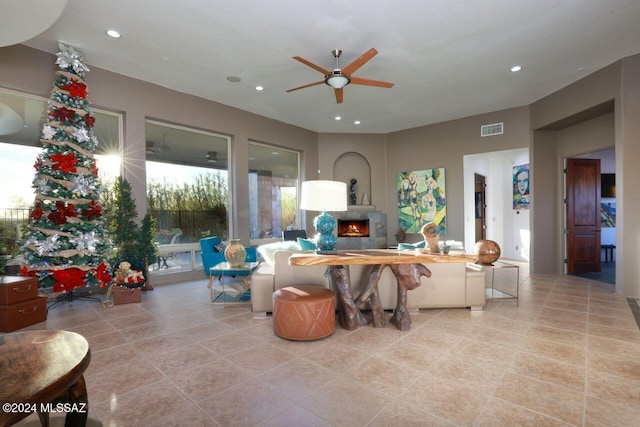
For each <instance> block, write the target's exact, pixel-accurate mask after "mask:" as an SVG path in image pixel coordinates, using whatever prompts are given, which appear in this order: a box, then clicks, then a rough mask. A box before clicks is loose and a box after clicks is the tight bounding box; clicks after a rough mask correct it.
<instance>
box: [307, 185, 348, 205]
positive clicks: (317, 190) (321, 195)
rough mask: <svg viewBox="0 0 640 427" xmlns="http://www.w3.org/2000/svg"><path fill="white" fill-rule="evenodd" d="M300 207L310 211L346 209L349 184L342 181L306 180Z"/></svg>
mask: <svg viewBox="0 0 640 427" xmlns="http://www.w3.org/2000/svg"><path fill="white" fill-rule="evenodd" d="M300 209H304V210H308V211H331V212H338V211H346V210H347V184H346V183H345V182H340V181H325V180H315V181H304V182H303V183H302V194H301V195H300Z"/></svg>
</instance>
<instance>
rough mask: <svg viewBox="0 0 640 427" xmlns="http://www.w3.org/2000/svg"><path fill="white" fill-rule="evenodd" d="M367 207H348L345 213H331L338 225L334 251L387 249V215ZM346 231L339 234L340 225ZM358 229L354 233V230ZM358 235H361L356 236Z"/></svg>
mask: <svg viewBox="0 0 640 427" xmlns="http://www.w3.org/2000/svg"><path fill="white" fill-rule="evenodd" d="M373 209H375V208H373V207H371V205H369V206H362V205H357V206H349V208H348V210H347V211H344V212H332V213H331V215H332V216H333V217H334V218H335V219H336V221H337V223H338V227H337V228H338V238H337V243H336V249H384V248H386V247H387V214H385V213H383V212H380V211H376V210H373ZM342 224H344V226H345V227H349V225H351V226H352V227H351V228H348V229H346V230H345V231H343V232H342V233H341V232H340V225H342ZM354 227H355V228H358V230H357V231H356V230H355V228H354ZM358 233H360V234H361V235H357V234H358Z"/></svg>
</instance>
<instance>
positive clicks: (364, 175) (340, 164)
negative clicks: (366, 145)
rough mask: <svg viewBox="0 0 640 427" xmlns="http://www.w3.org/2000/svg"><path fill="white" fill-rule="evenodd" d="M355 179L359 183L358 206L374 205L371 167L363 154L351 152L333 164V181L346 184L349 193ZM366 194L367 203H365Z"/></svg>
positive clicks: (341, 156)
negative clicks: (352, 180)
mask: <svg viewBox="0 0 640 427" xmlns="http://www.w3.org/2000/svg"><path fill="white" fill-rule="evenodd" d="M353 178H355V179H356V180H357V181H358V182H357V187H358V191H357V193H356V205H363V204H364V205H373V200H371V165H370V164H369V161H368V160H367V159H366V158H365V157H364V156H363V155H362V154H360V153H356V152H353V151H350V152H346V153H344V154H342V155H340V157H338V158H337V159H336V161H335V163H334V164H333V179H334V180H336V181H342V182H346V183H347V191H349V189H350V185H351V179H353ZM365 193H366V195H367V196H366V198H367V200H365V201H366V202H367V203H363V198H364V197H365Z"/></svg>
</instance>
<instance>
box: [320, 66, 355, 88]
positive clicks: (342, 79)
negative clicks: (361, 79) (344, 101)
mask: <svg viewBox="0 0 640 427" xmlns="http://www.w3.org/2000/svg"><path fill="white" fill-rule="evenodd" d="M324 82H325V83H326V84H328V85H329V86H331V87H332V88H334V89H342V88H343V87H345V86H346V85H348V84H349V83H350V82H351V79H350V78H349V77H348V76H345V75H344V74H342V73H341V72H340V70H334V71H333V74H330V75H328V76H327V77H326V78H325V79H324Z"/></svg>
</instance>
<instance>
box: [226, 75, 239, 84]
mask: <svg viewBox="0 0 640 427" xmlns="http://www.w3.org/2000/svg"><path fill="white" fill-rule="evenodd" d="M227 80H228V81H230V82H231V83H238V82H241V81H242V79H241V78H240V77H238V76H228V77H227Z"/></svg>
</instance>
